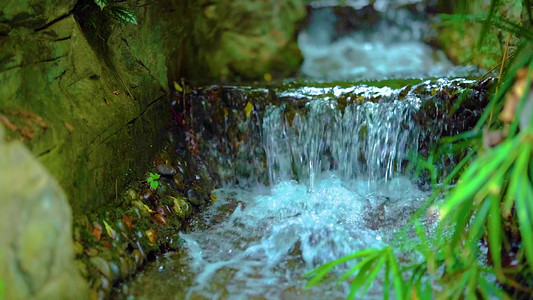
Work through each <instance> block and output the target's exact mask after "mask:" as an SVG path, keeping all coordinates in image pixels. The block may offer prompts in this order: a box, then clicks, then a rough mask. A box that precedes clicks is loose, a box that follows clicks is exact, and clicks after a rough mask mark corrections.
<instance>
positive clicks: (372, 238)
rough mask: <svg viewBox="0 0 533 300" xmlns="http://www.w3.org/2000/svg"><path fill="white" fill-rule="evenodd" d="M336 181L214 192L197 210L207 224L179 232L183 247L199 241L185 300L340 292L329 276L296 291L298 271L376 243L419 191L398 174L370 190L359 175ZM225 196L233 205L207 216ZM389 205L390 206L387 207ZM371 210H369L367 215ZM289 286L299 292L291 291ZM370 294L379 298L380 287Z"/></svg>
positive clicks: (300, 282) (193, 247)
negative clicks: (196, 268) (347, 182)
mask: <svg viewBox="0 0 533 300" xmlns="http://www.w3.org/2000/svg"><path fill="white" fill-rule="evenodd" d="M343 185H344V184H343V182H342V181H341V180H340V178H338V177H337V176H335V175H332V174H329V175H328V176H326V178H324V179H323V180H322V181H320V182H318V183H317V184H316V186H315V190H314V192H313V193H308V192H307V186H306V185H303V184H298V183H296V182H294V181H292V182H291V181H283V182H280V183H278V184H277V185H276V186H274V187H273V188H272V190H271V191H270V192H269V193H266V194H263V195H259V196H255V197H254V196H252V195H253V194H257V193H261V192H258V191H253V192H250V191H245V190H240V189H220V190H217V191H216V193H217V195H219V197H220V198H221V200H219V201H220V202H217V204H215V205H214V206H212V207H211V208H210V209H209V212H208V213H206V214H205V215H204V216H205V219H204V222H205V223H207V224H211V225H213V227H210V228H208V229H206V230H201V231H193V232H190V233H188V234H182V237H184V238H185V239H186V241H187V243H186V245H187V247H188V252H195V253H198V252H199V249H198V248H197V246H198V245H201V246H202V249H201V252H200V253H201V256H202V258H201V259H197V258H193V259H192V261H193V262H195V263H198V262H199V263H200V264H201V265H202V266H203V267H202V268H201V270H200V272H198V274H197V275H196V279H195V282H194V285H193V286H192V287H191V288H190V289H188V292H187V293H188V294H187V295H188V298H191V299H196V298H195V297H203V298H208V299H224V297H225V296H224V295H231V297H230V298H231V299H249V298H250V297H254V296H262V297H265V298H266V299H281V298H287V297H289V298H291V299H324V297H327V298H329V299H342V298H344V297H345V295H346V293H347V291H348V286H347V285H344V284H341V285H336V284H335V283H334V282H333V283H330V284H327V285H326V286H321V287H319V288H316V289H311V290H305V291H304V290H302V287H303V286H304V285H305V280H304V279H302V277H301V276H302V275H303V274H305V273H306V272H309V271H310V270H312V269H313V268H315V267H316V266H318V265H320V264H322V263H325V262H328V261H331V260H333V259H336V258H339V257H340V256H343V255H346V254H349V253H351V252H353V251H356V250H358V249H362V248H368V247H380V246H383V245H384V244H385V243H386V242H389V240H390V239H391V237H392V236H393V232H394V231H395V230H394V228H396V227H397V226H398V224H401V223H402V222H405V221H406V220H407V219H408V217H409V216H410V214H411V213H412V212H413V211H414V209H415V207H416V206H417V204H418V203H419V202H420V201H421V200H422V199H425V197H427V195H426V194H424V193H422V192H420V191H418V190H417V189H416V188H415V187H414V186H412V184H411V183H410V182H409V180H408V179H406V178H396V179H395V180H392V181H389V182H384V181H379V182H378V189H377V190H376V189H375V188H372V189H369V188H368V187H367V185H366V182H365V181H357V180H356V181H352V182H351V188H352V189H353V190H352V189H348V188H346V187H344V186H343ZM354 190H356V191H354ZM264 192H265V191H263V193H264ZM398 192H401V196H399V193H398ZM228 199H232V200H228ZM227 201H234V202H237V203H238V204H237V207H236V209H235V210H234V211H233V212H232V213H231V214H230V216H229V217H228V218H227V219H225V220H224V221H222V222H220V223H218V222H216V221H214V220H216V219H217V218H216V216H217V215H218V214H219V213H220V211H221V210H223V208H224V205H225V203H227ZM394 203H396V206H398V207H397V208H394V209H389V208H388V207H389V206H391V207H392V206H394V205H395V204H394ZM398 203H401V204H400V205H398ZM378 207H381V210H380V209H377V208H378ZM372 211H376V215H374V216H369V214H372ZM379 214H383V215H379ZM376 220H378V221H376ZM376 222H377V223H376ZM215 223H216V224H215ZM371 228H373V229H371ZM190 241H193V242H191V243H189V242H190ZM342 270H345V269H343V268H341V269H339V270H338V271H339V272H341V271H342ZM295 290H297V291H299V292H298V293H299V294H297V295H291V294H290V293H291V291H295ZM372 293H373V294H374V297H373V298H379V296H378V295H379V294H380V288H379V287H375V288H374V289H373V291H372ZM289 295H290V296H289Z"/></svg>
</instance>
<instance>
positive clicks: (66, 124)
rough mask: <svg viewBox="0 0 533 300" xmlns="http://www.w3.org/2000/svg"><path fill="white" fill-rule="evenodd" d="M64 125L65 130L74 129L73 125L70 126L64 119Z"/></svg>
mask: <svg viewBox="0 0 533 300" xmlns="http://www.w3.org/2000/svg"><path fill="white" fill-rule="evenodd" d="M65 127H67V130H68V131H69V132H72V131H74V126H72V125H71V124H70V123H69V122H67V121H65Z"/></svg>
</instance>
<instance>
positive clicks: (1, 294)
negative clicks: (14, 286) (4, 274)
mask: <svg viewBox="0 0 533 300" xmlns="http://www.w3.org/2000/svg"><path fill="white" fill-rule="evenodd" d="M5 298H6V287H5V285H4V281H3V280H2V279H0V300H2V299H5Z"/></svg>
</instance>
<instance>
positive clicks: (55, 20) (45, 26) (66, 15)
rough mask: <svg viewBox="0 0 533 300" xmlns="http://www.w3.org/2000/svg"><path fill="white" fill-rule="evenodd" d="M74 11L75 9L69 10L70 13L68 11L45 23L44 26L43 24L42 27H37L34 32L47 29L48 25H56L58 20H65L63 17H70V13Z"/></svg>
mask: <svg viewBox="0 0 533 300" xmlns="http://www.w3.org/2000/svg"><path fill="white" fill-rule="evenodd" d="M72 13H73V11H72V10H71V11H69V12H68V13H66V14H64V15H62V16H59V17H57V18H55V19H53V20H52V21H50V22H48V23H46V24H45V25H43V26H41V27H39V28H37V29H35V30H34V32H39V31H42V30H45V29H47V28H48V27H50V26H52V25H54V24H55V23H57V22H59V21H61V20H63V19H66V18H67V17H69V16H70V15H72Z"/></svg>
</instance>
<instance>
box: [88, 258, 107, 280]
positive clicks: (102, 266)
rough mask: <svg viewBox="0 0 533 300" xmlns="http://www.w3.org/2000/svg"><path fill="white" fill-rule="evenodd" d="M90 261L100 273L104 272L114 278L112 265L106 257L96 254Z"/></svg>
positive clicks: (103, 273)
mask: <svg viewBox="0 0 533 300" xmlns="http://www.w3.org/2000/svg"><path fill="white" fill-rule="evenodd" d="M89 261H90V262H91V264H92V265H93V266H94V267H95V268H96V269H97V270H98V271H99V272H100V273H102V275H104V276H105V277H107V278H113V273H112V271H111V267H110V266H109V263H108V262H107V261H106V260H105V259H103V258H101V257H99V256H95V257H91V259H90V260H89Z"/></svg>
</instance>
